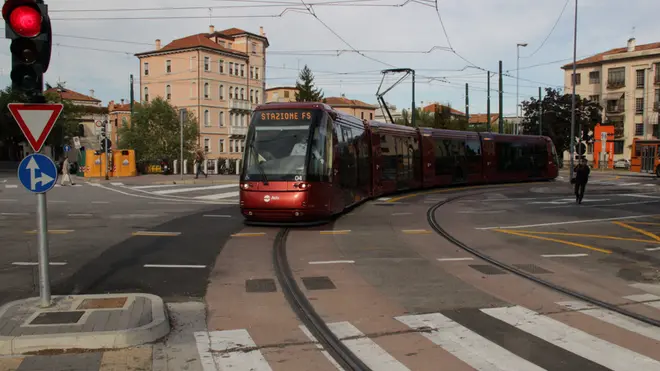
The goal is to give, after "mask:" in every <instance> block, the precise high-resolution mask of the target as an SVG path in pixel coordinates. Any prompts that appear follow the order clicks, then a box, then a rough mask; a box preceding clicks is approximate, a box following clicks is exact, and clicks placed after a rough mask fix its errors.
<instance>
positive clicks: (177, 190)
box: [151, 183, 238, 195]
mask: <svg viewBox="0 0 660 371" xmlns="http://www.w3.org/2000/svg"><path fill="white" fill-rule="evenodd" d="M232 187H238V183H236V184H220V185H213V186H207V187H188V188H175V189H165V190H162V191H153V192H151V193H153V194H157V195H169V194H173V193H184V192H198V191H207V190H212V189H223V188H232Z"/></svg>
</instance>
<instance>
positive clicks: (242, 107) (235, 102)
mask: <svg viewBox="0 0 660 371" xmlns="http://www.w3.org/2000/svg"><path fill="white" fill-rule="evenodd" d="M229 109H230V110H232V111H247V112H249V111H251V110H252V107H251V104H250V101H247V100H243V99H230V100H229Z"/></svg>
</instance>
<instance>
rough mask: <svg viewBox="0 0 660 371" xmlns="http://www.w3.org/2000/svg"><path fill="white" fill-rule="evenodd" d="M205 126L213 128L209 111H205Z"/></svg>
mask: <svg viewBox="0 0 660 371" xmlns="http://www.w3.org/2000/svg"><path fill="white" fill-rule="evenodd" d="M204 126H211V117H210V116H209V110H204Z"/></svg>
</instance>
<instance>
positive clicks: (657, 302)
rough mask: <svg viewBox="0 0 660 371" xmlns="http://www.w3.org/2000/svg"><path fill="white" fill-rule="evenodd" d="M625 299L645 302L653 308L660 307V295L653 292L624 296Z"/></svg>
mask: <svg viewBox="0 0 660 371" xmlns="http://www.w3.org/2000/svg"><path fill="white" fill-rule="evenodd" d="M623 298H624V299H628V300H631V301H636V302H638V303H643V304H644V305H646V306H649V307H651V308H655V309H660V296H657V295H653V294H639V295H630V296H624V297H623Z"/></svg>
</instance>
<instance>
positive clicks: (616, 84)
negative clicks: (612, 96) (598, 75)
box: [607, 81, 626, 89]
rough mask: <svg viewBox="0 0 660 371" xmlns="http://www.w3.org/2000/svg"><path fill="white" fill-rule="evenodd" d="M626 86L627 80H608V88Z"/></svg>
mask: <svg viewBox="0 0 660 371" xmlns="http://www.w3.org/2000/svg"><path fill="white" fill-rule="evenodd" d="M625 86H626V82H625V81H608V82H607V88H608V89H620V88H623V87H625Z"/></svg>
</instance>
